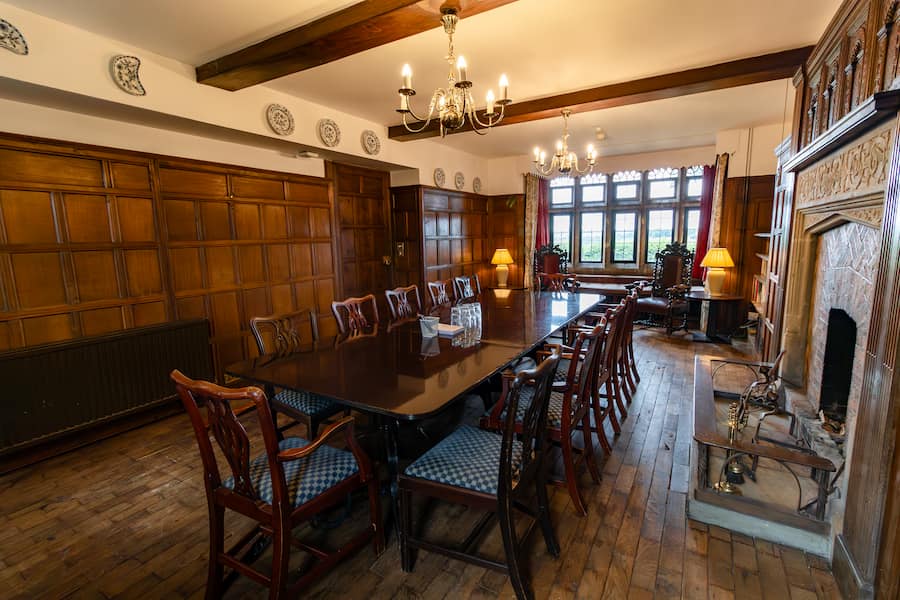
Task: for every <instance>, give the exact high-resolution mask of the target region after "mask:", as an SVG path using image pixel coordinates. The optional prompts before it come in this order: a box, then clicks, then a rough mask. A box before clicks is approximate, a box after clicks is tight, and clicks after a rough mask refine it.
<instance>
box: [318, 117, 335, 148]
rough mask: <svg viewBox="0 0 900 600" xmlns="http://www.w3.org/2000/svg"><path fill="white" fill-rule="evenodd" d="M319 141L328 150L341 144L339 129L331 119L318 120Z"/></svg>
mask: <svg viewBox="0 0 900 600" xmlns="http://www.w3.org/2000/svg"><path fill="white" fill-rule="evenodd" d="M318 131H319V139H320V140H321V141H322V143H323V144H325V145H326V146H328V147H329V148H333V147H334V146H337V145H338V144H340V143H341V128H340V127H338V126H337V123H335V122H334V121H332V120H331V119H319V125H318Z"/></svg>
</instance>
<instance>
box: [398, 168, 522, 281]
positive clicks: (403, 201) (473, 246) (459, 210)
mask: <svg viewBox="0 0 900 600" xmlns="http://www.w3.org/2000/svg"><path fill="white" fill-rule="evenodd" d="M391 205H392V216H393V218H392V224H393V241H394V256H393V262H394V281H395V284H396V285H409V284H413V283H414V284H416V285H419V286H420V288H422V286H423V285H424V283H423V282H426V281H435V280H438V279H449V278H450V277H454V276H456V275H463V274H474V273H477V274H478V277H479V279H480V280H481V284H482V286H486V287H491V286H493V285H494V284H495V283H496V282H495V280H494V267H493V265H491V264H490V261H491V257H492V256H493V253H494V250H495V249H496V248H508V249H509V251H510V253H511V254H512V257H513V259H514V260H515V261H516V263H515V264H513V265H510V266H509V284H508V285H509V286H510V287H521V286H522V285H523V283H522V282H523V279H524V256H525V247H524V223H525V208H524V205H525V200H524V197H523V195H522V194H514V195H507V196H485V195H480V194H470V193H465V192H457V191H450V190H442V189H438V188H432V187H426V186H418V185H416V186H404V187H396V188H391ZM397 244H403V254H402V255H401V254H400V253H399V251H398V247H397ZM423 294H424V288H423Z"/></svg>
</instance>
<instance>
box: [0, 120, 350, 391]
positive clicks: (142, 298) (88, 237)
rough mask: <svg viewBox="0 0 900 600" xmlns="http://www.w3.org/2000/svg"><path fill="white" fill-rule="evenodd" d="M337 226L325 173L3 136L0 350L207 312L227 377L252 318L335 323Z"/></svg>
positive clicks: (249, 345) (249, 351) (247, 351)
mask: <svg viewBox="0 0 900 600" xmlns="http://www.w3.org/2000/svg"><path fill="white" fill-rule="evenodd" d="M332 231H333V222H332V208H331V189H330V183H329V181H328V180H326V179H319V178H312V177H302V176H293V175H285V174H280V173H272V172H265V171H259V170H251V169H239V168H231V167H226V166H222V165H214V164H209V163H202V162H197V161H187V160H176V159H167V158H158V157H152V156H147V155H141V154H138V153H133V152H125V151H116V150H106V149H99V148H94V147H82V146H73V145H71V144H64V143H54V142H44V141H36V140H26V139H22V138H16V137H12V136H6V137H3V138H0V350H7V349H13V348H20V347H23V346H30V345H35V344H43V343H47V342H53V341H59V340H66V339H71V338H76V337H79V336H84V335H92V334H98V333H105V332H109V331H115V330H119V329H123V328H128V327H133V326H139V325H146V324H152V323H159V322H164V321H167V320H174V319H185V318H194V317H202V318H207V319H209V320H210V323H211V327H212V332H211V333H212V343H213V358H214V361H215V364H216V368H217V373H218V375H219V376H220V377H221V369H222V367H223V365H226V364H228V363H231V362H234V361H237V360H240V359H242V358H245V357H248V356H253V355H255V345H254V344H253V341H252V338H251V336H250V335H249V332H248V322H249V319H250V318H251V317H253V316H256V315H264V314H270V313H272V312H280V311H289V310H294V309H297V308H300V307H307V306H312V307H316V308H317V310H318V313H319V315H320V322H321V325H320V327H321V328H322V329H323V331H324V332H325V333H328V332H330V331H333V330H334V323H333V318H332V317H331V313H330V303H331V301H332V299H333V298H334V296H335V293H336V290H337V289H338V280H337V277H336V275H335V253H334V240H333V239H332V238H333V236H332Z"/></svg>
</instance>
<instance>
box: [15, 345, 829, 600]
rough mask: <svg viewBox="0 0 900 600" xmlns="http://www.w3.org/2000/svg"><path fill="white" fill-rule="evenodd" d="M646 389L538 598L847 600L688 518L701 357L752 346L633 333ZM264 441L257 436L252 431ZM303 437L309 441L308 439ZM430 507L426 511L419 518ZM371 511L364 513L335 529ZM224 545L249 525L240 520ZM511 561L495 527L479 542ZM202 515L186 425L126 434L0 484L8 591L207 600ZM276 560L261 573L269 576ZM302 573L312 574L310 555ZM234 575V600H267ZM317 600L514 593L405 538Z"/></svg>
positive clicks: (440, 526) (535, 573) (449, 512)
mask: <svg viewBox="0 0 900 600" xmlns="http://www.w3.org/2000/svg"><path fill="white" fill-rule="evenodd" d="M635 343H636V354H637V360H638V369H639V371H640V374H641V378H642V381H641V383H640V384H639V385H638V390H637V392H636V393H635V394H634V398H633V402H632V403H631V404H630V405H629V407H628V417H627V418H626V419H625V420H624V421H623V422H622V431H621V433H620V434H618V435H614V434H613V432H612V429H611V428H609V427H607V431H608V434H609V437H610V440H611V442H612V445H613V453H612V455H609V456H607V455H605V454H604V453H603V451H602V450H601V449H600V448H599V445H595V451H596V454H597V459H598V463H599V467H600V470H601V472H602V480H601V482H600V483H599V484H597V485H595V484H593V482H592V481H591V479H590V476H589V475H588V474H587V473H586V472H584V473H582V475H581V488H582V490H583V492H584V500H585V503H586V504H587V506H588V515H587V516H586V517H578V516H576V515H575V513H574V511H573V509H572V505H571V500H570V498H569V495H568V493H567V491H566V490H564V489H561V488H553V489H552V490H551V508H552V511H553V518H554V523H555V525H556V530H557V535H558V538H559V542H560V545H561V547H562V557H561V559H559V560H554V559H553V558H552V557H551V556H550V555H549V553H547V551H546V548H545V546H544V543H543V539H542V537H541V536H540V532H539V530H537V529H536V530H535V535H533V536H532V537H531V539H530V540H529V542H528V543H529V550H530V565H529V567H530V570H531V580H532V583H533V586H534V590H535V595H536V597H537V598H553V599H557V598H591V599H596V598H689V599H692V600H693V599H696V598H739V599H740V598H750V599H767V600H768V599H771V598H774V599H780V598H785V599H789V598H795V599H797V598H829V599H830V598H839V597H840V596H839V593H838V591H837V586H836V585H835V582H834V579H833V577H832V575H831V573H830V571H829V570H828V565H827V563H826V562H825V561H822V560H821V559H819V558H817V557H813V556H809V555H804V554H803V553H802V552H800V551H797V550H793V549H791V548H786V547H783V546H778V545H775V544H770V543H768V542H764V541H762V540H758V539H753V538H749V537H746V536H742V535H739V534H736V533H734V534H733V533H732V532H729V531H727V530H724V529H721V528H717V527H709V526H706V525H704V524H702V523H696V522H693V521H689V520H688V519H686V517H685V503H686V499H687V496H688V493H689V490H688V481H689V475H690V473H689V459H690V447H691V422H690V421H691V417H690V410H689V409H690V401H691V392H692V385H693V372H692V370H693V357H694V354H695V353H704V354H720V355H729V356H747V355H746V354H742V352H741V347H740V346H736V347H729V346H721V345H709V344H695V343H693V342H690V341H688V339H687V338H686V337H685V336H684V335H683V334H676V335H673V336H671V337H668V338H667V337H666V336H665V334H664V333H663V332H661V331H660V330H652V329H639V330H638V331H636V332H635ZM247 427H248V431H249V432H250V434H251V436H252V438H253V441H254V443H257V444H258V443H259V431H258V428H256V427H255V424H254V423H253V421H252V419H250V420H248V422H247ZM298 433H300V434H302V433H304V432H302V431H299V432H298ZM424 508H425V507H424V506H421V505H420V506H417V508H416V515H417V518H422V514H423V513H422V509H424ZM365 517H366V507H365V506H364V505H363V503H360V502H358V503H355V504H354V508H353V511H352V514H351V516H350V518H349V519H348V520H347V522H346V523H345V524H344V525H342V526H341V527H339V528H338V529H336V530H331V531H323V530H321V529H311V528H309V527H305V528H304V529H303V533H304V534H309V535H311V536H313V537H316V538H322V537H324V538H325V539H327V538H328V537H329V536H341V535H343V534H344V533H346V532H347V531H348V530H349V529H350V528H351V527H355V526H358V525H359V524H360V523H362V522H363V520H364V519H365ZM477 517H478V515H477V514H475V513H474V512H473V511H470V510H468V509H466V508H464V507H460V506H452V505H442V504H438V505H437V506H435V507H433V510H432V511H431V512H430V513H428V516H427V517H426V518H425V520H424V526H425V531H426V533H427V535H428V536H430V537H435V538H438V539H456V540H459V539H461V538H462V537H463V536H464V531H465V530H466V529H467V527H468V525H469V524H470V523H472V522H474V521H475V519H477ZM226 523H227V526H228V528H229V537H228V540H227V541H231V540H232V539H236V537H237V536H239V535H240V533H241V532H242V531H243V530H244V529H243V528H244V527H246V526H247V522H246V521H245V520H243V519H242V518H240V517H237V516H234V515H229V517H228V519H227V522H226ZM482 550H483V551H484V553H485V554H488V555H492V556H495V557H497V558H499V557H501V556H502V554H503V546H502V543H501V541H500V538H499V532H498V531H497V529H496V527H494V528H493V529H492V530H491V531H489V533H488V535H487V537H486V538H485V541H484V542H483V544H482ZM206 557H207V515H206V501H205V498H204V492H203V482H202V479H201V469H200V461H199V456H198V453H197V450H196V446H195V442H194V439H193V435H192V433H191V430H190V425H189V423H188V420H187V418H186V417H185V416H176V417H171V418H169V419H166V420H164V421H160V422H157V423H154V424H152V425H149V426H146V427H144V428H142V429H140V430H136V431H132V432H128V433H125V434H122V435H120V436H118V437H116V438H113V439H110V440H106V441H103V442H99V443H96V444H93V445H91V446H88V447H86V448H82V449H80V450H77V451H75V452H72V453H69V454H67V455H64V456H61V457H58V458H56V459H53V460H49V461H45V462H43V463H40V464H38V465H34V466H32V467H29V468H26V469H22V470H20V471H17V472H14V473H11V474H7V475H5V476H2V477H0V589H2V590H4V592H2V593H0V596H3V597H13V598H23V599H24V598H29V599H32V598H79V599H80V598H167V599H168V598H199V597H202V595H203V592H204V586H205V578H206ZM267 558H268V556H267V555H265V554H264V555H263V557H262V559H260V562H259V563H258V565H257V566H258V567H259V568H260V569H261V570H263V571H264V572H265V571H267V570H268V567H267V561H266V559H267ZM291 564H292V567H293V568H297V567H299V566H301V565H302V564H303V560H302V557H297V558H295V559H294V560H293V561H292V563H291ZM265 596H266V594H265V592H264V591H263V590H262V589H261V588H260V587H259V586H257V585H256V584H254V583H253V582H251V581H249V580H247V579H246V578H239V579H238V580H237V581H236V582H235V584H234V585H233V586H232V587H231V589H230V590H229V591H228V593H227V595H226V597H227V598H264V597H265ZM306 596H308V597H311V598H335V599H347V598H360V599H366V600H370V599H377V598H410V599H413V598H421V599H429V600H430V599H435V600H437V599H442V598H447V599H457V598H478V599H482V598H484V599H493V598H513V597H514V594H513V590H512V587H511V585H510V583H509V580H508V578H506V577H505V576H504V575H502V574H500V573H497V572H494V571H490V570H485V569H481V568H478V567H474V566H471V565H466V564H461V563H459V562H456V561H453V560H449V559H446V558H444V557H442V556H438V555H434V554H430V553H428V552H424V551H420V552H419V553H418V558H417V561H416V567H415V570H414V571H413V572H412V573H403V571H402V570H401V569H400V561H399V552H398V548H397V544H396V539H395V538H393V537H392V538H391V540H390V542H389V547H388V550H387V551H386V552H385V553H384V554H383V555H381V556H380V557H377V558H376V557H375V556H374V555H373V553H372V551H371V549H370V548H365V549H363V550H362V551H361V552H359V553H357V554H356V555H355V556H353V557H351V558H349V559H348V560H347V561H346V562H344V563H343V564H342V565H340V566H339V567H338V568H337V569H336V570H334V571H333V572H332V573H330V574H328V575H327V576H325V577H323V578H322V579H321V580H319V581H318V582H317V583H315V584H314V585H313V586H312V588H311V589H309V590H308V591H307V594H306Z"/></svg>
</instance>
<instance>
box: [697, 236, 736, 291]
mask: <svg viewBox="0 0 900 600" xmlns="http://www.w3.org/2000/svg"><path fill="white" fill-rule="evenodd" d="M700 266H701V267H706V268H707V272H706V286H707V289H708V290H709V295H710V296H721V295H722V288H723V287H724V286H725V269H728V268H731V267H733V266H734V261H733V260H731V255H730V254H728V248H710V249H709V251H708V252H707V253H706V256H704V257H703V261H702V262H701V263H700Z"/></svg>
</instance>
